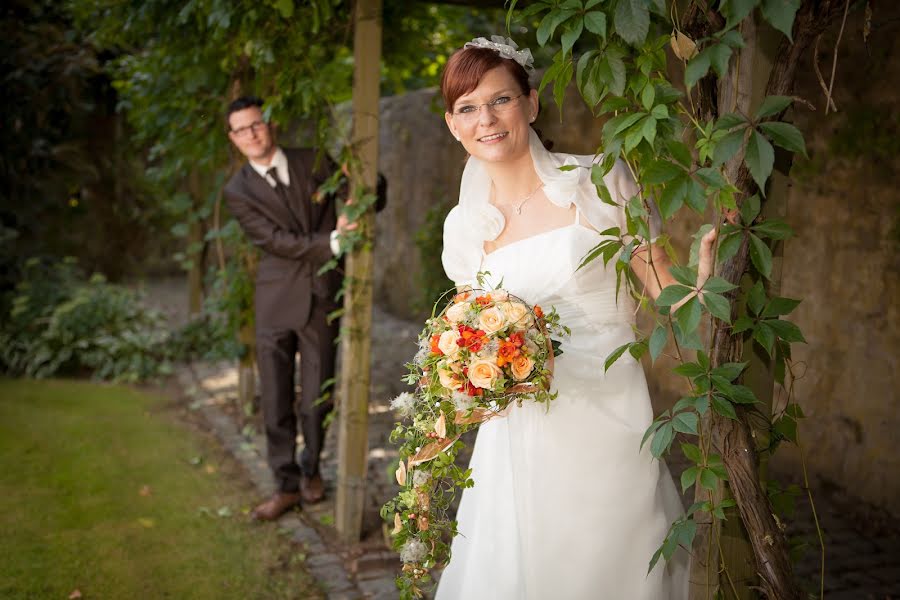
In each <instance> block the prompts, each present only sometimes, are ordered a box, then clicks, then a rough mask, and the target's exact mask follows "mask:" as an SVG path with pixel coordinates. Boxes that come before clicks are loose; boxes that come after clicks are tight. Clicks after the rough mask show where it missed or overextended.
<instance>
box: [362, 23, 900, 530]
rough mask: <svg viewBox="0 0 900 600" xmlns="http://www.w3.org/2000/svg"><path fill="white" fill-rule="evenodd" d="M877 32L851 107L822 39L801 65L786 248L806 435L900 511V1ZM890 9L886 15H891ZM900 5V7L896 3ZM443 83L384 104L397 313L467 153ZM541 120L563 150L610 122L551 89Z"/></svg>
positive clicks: (852, 79)
mask: <svg viewBox="0 0 900 600" xmlns="http://www.w3.org/2000/svg"><path fill="white" fill-rule="evenodd" d="M878 11H879V12H876V14H875V19H874V21H873V28H872V34H871V36H870V37H869V39H868V44H865V43H864V42H863V40H862V16H861V14H859V13H860V12H861V11H856V12H855V13H854V14H851V18H850V19H849V20H848V23H847V27H846V30H845V32H844V39H843V42H842V44H841V50H840V58H839V62H838V70H837V79H836V83H835V86H834V89H835V100H836V102H837V105H838V107H839V108H840V109H841V110H840V111H839V112H838V113H836V114H834V113H833V114H829V115H827V116H826V115H824V114H823V112H824V111H823V110H822V108H821V107H824V101H823V95H822V91H821V89H820V87H819V85H818V83H817V81H816V78H815V75H814V73H813V69H812V52H810V53H809V55H808V56H807V57H806V59H805V60H806V61H807V64H805V65H803V67H802V68H801V69H800V73H801V76H800V82H799V85H798V88H797V91H796V93H797V95H798V96H800V97H802V98H804V99H806V100H808V101H810V102H812V103H813V104H815V105H816V106H817V107H819V108H818V110H816V111H815V112H813V111H811V110H809V109H806V108H800V109H799V110H798V111H797V112H796V116H795V121H796V123H797V125H798V126H799V127H800V128H801V130H802V131H804V133H805V135H806V137H807V143H808V147H809V150H810V159H809V160H808V161H807V160H801V161H798V162H797V163H796V164H795V167H794V169H793V172H792V182H791V183H792V187H791V192H790V197H789V208H788V211H789V214H788V220H789V221H790V222H791V224H792V225H793V227H794V228H795V230H796V233H797V236H796V238H795V239H793V240H791V241H790V242H789V243H788V244H787V245H786V248H785V253H784V266H783V284H782V295H784V296H788V297H794V298H803V303H802V304H801V305H800V307H799V308H798V310H797V311H796V313H795V315H794V319H795V320H796V322H797V324H798V325H799V326H800V327H801V328H802V330H803V332H804V334H805V336H806V339H807V340H808V342H809V343H808V344H806V345H802V344H801V345H798V346H797V348H796V351H795V360H796V361H797V367H798V374H799V375H802V376H801V377H800V378H799V379H798V381H797V384H796V389H795V391H796V394H797V400H798V402H799V403H800V404H801V406H802V407H803V409H804V410H805V412H806V413H807V415H808V418H807V419H806V420H805V421H804V422H803V423H802V426H801V439H802V442H803V447H804V450H805V453H806V458H807V461H808V465H809V468H810V471H811V474H812V475H813V477H814V478H819V479H822V480H826V481H829V482H832V483H835V484H837V485H839V486H840V487H843V488H845V489H847V490H850V491H851V492H852V493H853V494H855V495H856V496H858V497H860V498H862V499H864V500H866V501H868V502H870V503H873V504H877V505H879V506H882V507H885V508H887V509H888V510H890V511H891V512H893V513H895V514H900V508H898V507H897V502H896V501H897V500H898V499H900V475H898V473H900V450H898V446H897V444H895V443H893V433H894V432H895V431H896V430H898V429H900V416H898V410H897V408H898V406H897V404H898V403H897V400H898V393H897V385H898V383H897V382H898V379H897V373H898V371H900V364H898V350H900V327H898V320H897V317H898V302H897V299H898V298H900V289H898V288H900V285H898V281H900V280H898V271H900V260H898V250H900V242H898V237H900V236H898V209H900V203H898V194H897V187H898V183H900V181H898V175H897V173H898V170H897V166H898V164H897V163H898V160H897V151H898V150H900V147H898V141H897V140H898V139H900V138H898V133H900V131H898V130H900V126H898V91H897V89H896V88H892V87H890V86H888V85H886V83H887V82H891V81H900V78H898V75H900V72H898V71H900V59H898V57H897V55H896V51H897V38H898V36H897V33H898V30H900V24H898V21H900V19H898V18H897V17H898V16H900V15H898V8H897V7H896V6H895V7H888V6H885V7H884V8H883V9H882V7H881V6H880V5H879V7H878ZM882 13H884V14H882ZM888 13H891V14H888ZM836 29H837V28H835V29H834V30H833V31H831V32H829V33H827V34H826V35H825V36H823V39H822V43H821V51H822V55H821V57H820V62H821V64H822V69H823V71H824V72H826V73H828V72H830V60H831V52H830V51H831V49H832V48H833V46H834V40H835V38H836V34H837V30H836ZM434 94H435V92H434V90H422V91H418V92H414V93H410V94H406V95H404V96H399V97H394V98H386V99H384V100H383V101H382V112H381V117H382V118H381V160H380V168H381V170H382V172H383V173H384V174H385V175H386V176H387V177H388V180H389V187H390V192H389V204H388V208H387V209H386V210H385V211H384V212H383V213H381V214H380V215H379V216H378V219H377V223H378V240H379V241H378V245H377V248H376V267H377V271H376V298H377V299H378V302H379V304H381V305H382V306H384V307H385V308H387V309H388V310H390V311H392V312H394V313H395V314H398V315H401V316H405V317H409V318H416V319H417V318H419V317H421V309H418V310H417V309H416V308H415V306H414V302H413V300H414V299H415V298H416V296H417V293H416V290H417V285H418V283H417V281H418V277H419V273H420V270H421V269H422V268H423V265H431V268H439V264H440V263H439V262H438V261H437V260H436V257H435V256H431V257H424V258H423V257H421V256H419V255H418V253H417V250H416V245H415V241H414V238H415V234H416V231H417V230H418V229H420V228H421V227H422V225H423V223H424V222H425V214H426V213H427V211H428V209H429V207H432V206H434V205H435V204H436V203H440V202H442V201H447V200H449V201H450V203H451V204H452V203H455V201H456V198H457V194H458V182H459V176H460V174H461V172H462V167H463V160H464V153H463V152H462V150H461V149H460V147H459V145H458V144H457V143H456V141H455V140H454V139H453V138H452V137H451V136H450V134H449V132H448V131H447V129H446V127H445V125H444V122H443V115H442V113H441V109H440V107H439V106H438V107H437V108H436V109H433V108H432V104H433V97H434ZM543 105H544V109H543V113H542V115H541V117H540V118H539V121H538V123H537V127H538V128H539V129H541V130H542V131H543V133H544V134H545V137H547V138H549V139H551V140H553V141H554V142H555V146H554V149H555V150H560V151H567V152H577V153H587V152H591V151H592V150H593V149H594V148H595V147H596V146H597V144H598V143H599V126H598V124H597V121H596V120H595V119H594V118H593V117H592V116H591V115H590V114H589V113H588V112H587V111H586V109H585V108H584V107H583V105H582V104H581V103H580V101H579V100H578V99H577V98H576V97H574V95H573V94H570V97H569V101H568V104H567V106H566V108H565V111H564V112H565V115H564V116H565V121H564V122H563V123H560V121H559V116H558V113H557V112H556V110H555V107H553V105H552V102H550V101H549V100H545V102H544V103H543ZM699 222H700V219H699V217H691V216H690V215H685V216H684V217H680V220H679V221H678V222H676V223H674V224H672V225H671V226H670V227H669V230H668V233H670V234H671V235H672V236H673V238H674V240H675V242H674V243H675V245H676V247H677V248H680V249H682V256H685V255H686V248H687V240H688V238H689V236H690V234H691V233H693V232H694V231H695V230H696V227H697V225H698V224H699ZM669 367H671V363H669V362H667V361H666V360H661V361H659V362H658V363H657V365H655V366H654V367H652V368H648V373H649V381H650V387H651V392H652V393H653V397H654V404H655V407H656V409H657V410H662V409H664V408H665V407H667V406H670V405H671V404H672V403H673V402H674V401H675V400H677V398H678V397H679V396H680V395H681V394H682V393H683V391H684V390H683V389H682V386H683V383H682V382H681V381H679V380H678V379H677V378H676V377H674V376H673V375H672V374H671V373H670V372H669V370H668V369H669ZM776 466H777V467H778V470H779V471H787V472H793V473H797V472H798V469H799V455H798V453H797V451H796V450H794V449H791V448H788V447H785V448H784V449H783V450H782V451H780V453H779V457H778V459H777V461H776Z"/></svg>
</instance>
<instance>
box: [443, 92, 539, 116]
mask: <svg viewBox="0 0 900 600" xmlns="http://www.w3.org/2000/svg"><path fill="white" fill-rule="evenodd" d="M524 95H525V94H519V95H518V96H500V97H498V98H494V99H493V100H491V101H490V102H485V103H484V104H466V105H465V106H461V107H459V108H457V109H456V110H455V111H453V116H454V117H459V118H460V119H461V120H463V121H474V120H475V119H477V118H478V113H479V112H480V111H481V108H482V107H483V106H486V107H488V108H490V109H491V110H493V111H494V112H498V113H503V112H508V111H510V110H512V109H513V108H514V107H515V106H516V103H515V102H513V100H518V99H519V98H521V97H522V96H524Z"/></svg>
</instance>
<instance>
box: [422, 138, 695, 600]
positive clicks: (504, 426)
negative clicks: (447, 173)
mask: <svg viewBox="0 0 900 600" xmlns="http://www.w3.org/2000/svg"><path fill="white" fill-rule="evenodd" d="M531 150H532V157H533V158H534V162H535V167H536V169H537V171H538V174H539V176H540V177H541V179H542V180H543V181H544V183H545V193H547V196H548V198H549V199H550V200H551V201H552V202H554V203H556V204H558V205H560V206H566V205H568V204H571V203H574V204H575V206H576V211H575V212H576V217H575V222H573V223H572V224H570V225H568V226H565V227H561V228H559V229H553V230H550V231H547V232H544V233H541V234H538V235H535V236H532V237H528V238H525V239H522V240H519V241H516V242H512V243H510V244H508V245H506V246H502V247H500V248H499V249H497V250H495V251H494V252H491V253H490V254H485V253H484V251H483V243H484V240H486V239H494V238H495V237H496V236H497V234H499V232H500V231H502V229H503V222H502V219H503V217H502V215H500V214H499V211H497V210H496V208H494V207H493V206H492V205H490V204H489V203H488V202H487V189H488V188H489V183H488V182H487V181H486V177H487V174H486V172H485V171H484V169H483V165H480V164H479V163H478V161H477V160H476V159H470V161H469V164H468V165H467V167H466V173H465V174H464V176H463V185H462V191H461V199H460V205H459V206H458V207H456V208H454V211H453V212H452V213H451V214H450V216H448V219H447V222H446V224H445V252H444V256H443V261H444V266H445V269H446V270H447V272H448V275H449V276H450V277H451V278H452V279H453V280H454V281H455V282H456V283H457V284H463V285H466V284H468V285H473V286H477V283H476V281H475V278H476V276H477V273H478V272H484V271H487V272H489V273H490V274H489V275H487V276H485V280H486V281H488V282H490V283H492V284H493V285H494V286H497V285H498V284H499V283H500V281H501V280H502V287H503V288H504V289H506V290H508V291H509V292H510V293H512V294H514V295H516V296H519V297H520V298H522V299H524V300H525V301H527V302H528V303H530V304H532V305H534V304H538V305H540V306H541V307H543V308H544V310H545V311H546V310H548V309H549V308H550V307H555V308H556V310H557V311H558V312H559V315H560V320H561V322H562V323H563V324H564V325H567V326H568V327H570V328H571V330H572V334H571V336H570V337H568V338H566V339H564V340H562V342H563V345H562V350H563V354H562V355H561V356H559V357H558V358H557V360H556V363H555V371H554V378H553V383H552V387H553V389H555V390H556V391H558V392H559V396H558V398H557V399H556V400H554V401H553V402H552V403H551V405H550V407H549V410H548V409H547V407H546V406H544V405H538V404H536V403H528V402H525V403H523V404H522V406H515V405H513V408H512V409H511V410H510V411H509V413H508V415H507V416H506V417H505V418H496V419H493V420H491V421H489V422H487V423H485V424H483V425H482V426H481V427H480V429H479V431H478V436H477V440H476V443H475V446H474V449H473V454H472V459H471V463H470V466H471V468H472V478H473V479H474V480H475V486H474V487H473V488H470V489H467V490H465V492H464V493H463V496H462V500H461V503H460V507H459V511H458V514H457V519H458V521H459V526H458V530H459V535H458V536H457V537H456V538H455V539H454V541H453V547H452V557H451V561H450V564H449V566H448V567H447V568H446V569H445V571H444V573H443V574H442V576H441V579H440V584H439V587H438V590H437V595H436V598H437V600H479V599H485V600H488V599H490V600H514V599H515V600H518V599H525V600H557V599H559V600H589V599H590V600H682V599H683V598H686V597H687V559H686V553H684V552H683V551H681V550H679V551H678V553H676V556H675V558H673V560H671V561H670V562H669V563H666V562H665V561H664V560H660V561H659V563H658V564H657V565H656V567H655V568H654V569H653V571H652V572H650V573H649V574H648V572H647V570H648V566H649V562H650V559H651V557H652V556H653V553H654V552H655V551H656V549H657V548H658V547H659V546H660V545H661V544H662V542H663V540H664V538H665V536H666V533H667V531H668V528H669V525H670V524H671V523H672V522H673V521H674V520H676V519H677V518H678V517H680V516H681V515H682V514H683V506H682V504H681V499H680V497H679V495H678V493H677V490H676V488H675V485H674V483H673V481H672V478H671V476H670V474H669V471H668V469H667V467H666V466H665V464H664V463H663V462H661V461H658V460H656V459H654V458H653V457H652V455H651V454H650V452H649V443H648V444H646V445H645V446H644V448H643V450H641V449H640V442H641V437H642V436H643V434H644V431H645V430H646V429H647V427H648V426H649V425H650V423H651V421H652V419H653V416H652V412H651V406H650V398H649V394H648V390H647V384H646V381H645V378H644V372H643V370H642V367H641V365H640V363H639V362H637V361H635V360H634V359H633V358H632V357H631V356H630V355H629V354H628V353H625V354H624V355H623V356H622V357H621V358H620V359H619V360H618V361H617V362H616V363H615V364H614V365H613V366H612V367H611V368H610V369H609V370H608V371H606V372H605V373H604V370H603V363H604V360H605V359H606V357H607V356H608V355H609V353H610V352H612V350H614V349H615V348H617V347H618V346H620V345H622V344H624V343H626V342H629V341H632V340H633V339H634V334H633V332H632V329H631V323H632V321H633V313H632V308H633V307H632V304H631V302H630V301H628V300H627V298H626V295H625V293H624V291H623V292H622V293H620V294H619V298H618V300H617V299H616V276H615V270H614V268H613V265H612V263H610V265H609V268H606V267H605V266H604V265H603V261H602V259H598V260H595V261H594V262H592V263H590V264H589V265H588V266H586V267H584V268H582V269H580V270H577V268H578V266H579V264H580V263H581V260H582V258H583V257H584V256H585V254H586V253H587V252H588V251H589V250H590V249H591V248H592V247H593V246H595V245H596V244H597V243H598V241H599V237H598V234H597V232H598V231H603V230H604V229H607V228H609V227H615V226H624V222H623V219H624V216H623V215H621V214H617V213H621V210H620V209H619V210H617V209H616V208H615V207H611V206H609V205H605V204H602V203H601V202H600V200H599V198H597V195H596V190H595V189H594V188H593V184H591V183H590V181H589V179H588V180H587V181H585V177H586V176H585V173H584V172H585V171H587V169H575V170H574V171H568V172H561V171H559V170H558V169H557V167H558V166H559V165H560V164H580V165H589V164H590V161H591V158H592V157H579V156H568V155H559V154H550V153H548V152H546V151H545V150H544V149H543V146H542V145H541V144H540V142H539V140H537V137H536V136H534V134H532V140H531ZM485 183H488V186H487V187H484V186H485ZM606 184H607V187H608V188H609V189H610V192H611V193H612V195H613V198H616V199H617V200H619V201H621V200H622V198H623V197H624V199H625V200H627V199H628V198H629V197H630V195H631V194H632V193H633V185H634V184H633V182H631V180H630V178H629V177H628V176H627V172H626V171H624V170H623V167H622V165H617V167H615V168H614V169H613V171H612V172H611V173H610V174H609V175H608V176H607V179H606ZM629 186H631V188H629ZM498 215H499V216H498ZM476 244H477V245H476ZM473 246H474V251H473ZM489 287H490V286H489Z"/></svg>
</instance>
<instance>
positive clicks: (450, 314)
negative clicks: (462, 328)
mask: <svg viewBox="0 0 900 600" xmlns="http://www.w3.org/2000/svg"><path fill="white" fill-rule="evenodd" d="M471 307H472V303H471V302H460V303H459V304H454V305H452V306H451V307H450V308H448V309H447V312H445V313H444V316H445V317H447V320H448V321H450V322H451V323H459V322H461V321H464V320H465V319H466V313H467V312H469V308H471Z"/></svg>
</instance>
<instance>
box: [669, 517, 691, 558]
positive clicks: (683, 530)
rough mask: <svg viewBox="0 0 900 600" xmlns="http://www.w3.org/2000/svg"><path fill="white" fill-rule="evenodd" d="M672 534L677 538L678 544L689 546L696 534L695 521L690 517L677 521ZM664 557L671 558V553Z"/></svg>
mask: <svg viewBox="0 0 900 600" xmlns="http://www.w3.org/2000/svg"><path fill="white" fill-rule="evenodd" d="M673 535H674V536H675V538H676V539H677V541H678V544H679V545H681V546H683V547H685V548H690V547H691V544H693V543H694V537H695V536H696V535H697V523H695V522H694V521H693V520H692V519H685V520H684V521H679V522H678V524H677V525H676V526H675V531H674V532H673ZM673 554H674V550H673ZM666 558H671V555H670V556H668V557H666Z"/></svg>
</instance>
